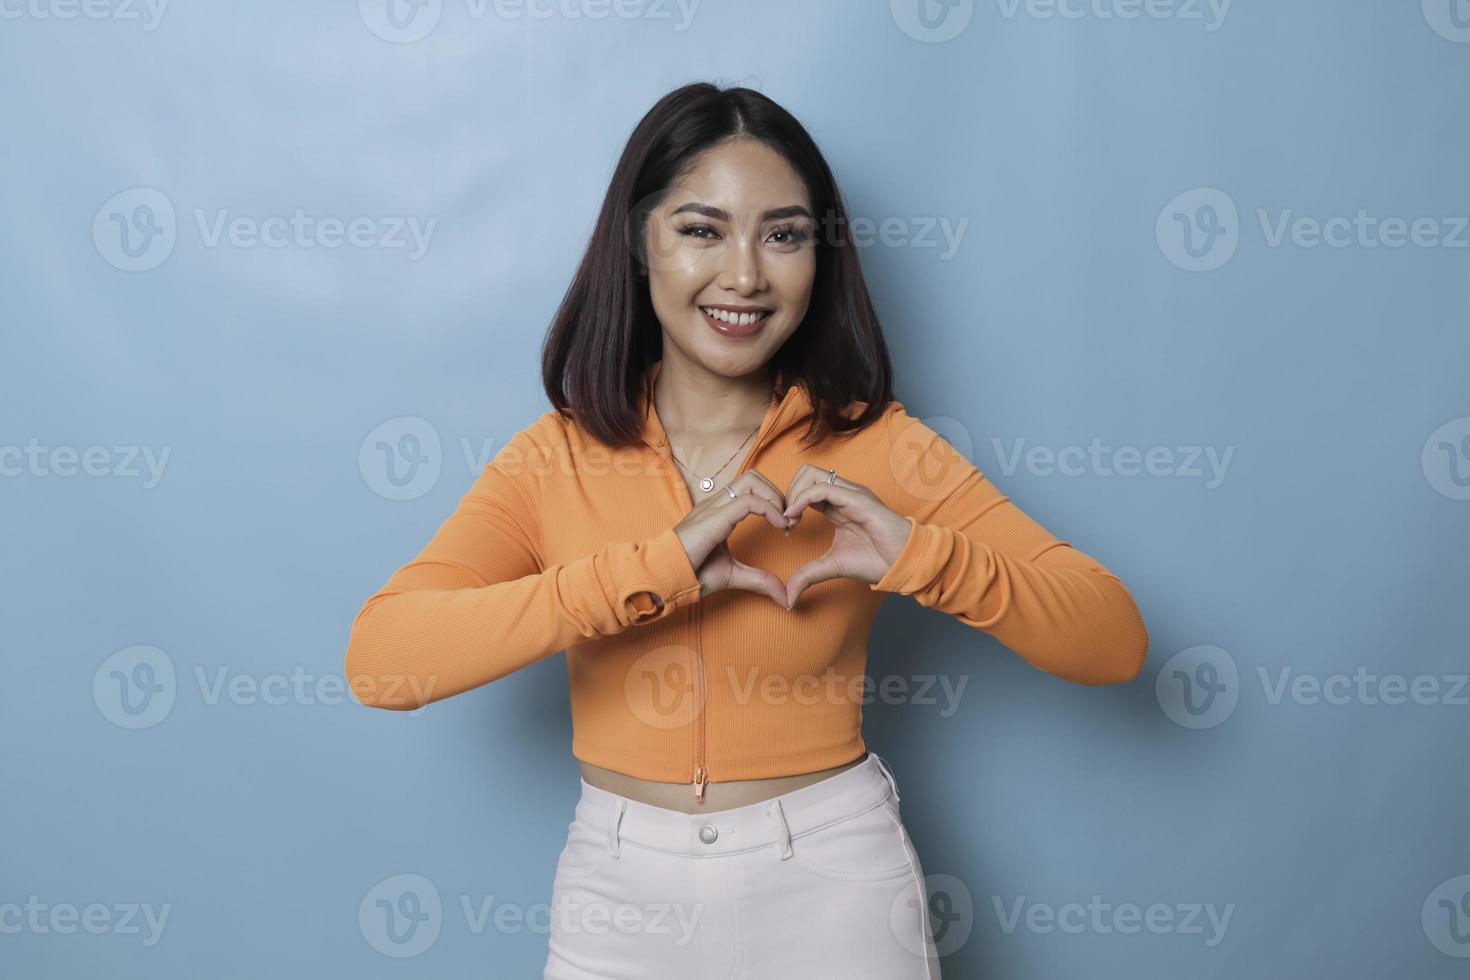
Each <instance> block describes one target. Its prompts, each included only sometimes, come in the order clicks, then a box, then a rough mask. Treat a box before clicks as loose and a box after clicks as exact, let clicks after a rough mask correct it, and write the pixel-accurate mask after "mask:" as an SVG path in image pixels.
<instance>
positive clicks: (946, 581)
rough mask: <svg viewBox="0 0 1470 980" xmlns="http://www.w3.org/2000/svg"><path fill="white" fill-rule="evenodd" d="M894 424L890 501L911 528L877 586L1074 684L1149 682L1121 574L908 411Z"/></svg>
mask: <svg viewBox="0 0 1470 980" xmlns="http://www.w3.org/2000/svg"><path fill="white" fill-rule="evenodd" d="M884 424H886V425H888V426H889V435H888V448H889V453H888V459H889V461H890V464H891V468H892V473H893V477H894V483H893V487H892V488H891V489H892V492H891V494H888V495H886V496H891V497H892V498H893V499H891V500H890V499H886V497H885V500H884V502H885V503H886V504H888V506H890V507H891V508H892V509H894V510H895V511H896V512H898V513H900V514H903V515H904V516H905V517H906V518H907V519H908V522H909V525H910V532H909V537H908V541H907V543H906V544H905V545H904V548H903V550H902V551H901V552H900V553H899V555H898V557H897V558H896V559H895V560H894V562H893V565H892V566H891V567H890V568H889V569H888V571H887V572H886V573H885V574H884V575H883V577H882V578H881V579H879V580H878V581H877V582H875V583H872V584H871V585H869V588H870V589H872V590H875V591H885V592H897V593H899V594H902V595H909V596H913V598H914V599H915V600H916V601H917V602H918V603H919V604H920V605H922V606H926V607H928V608H931V609H938V610H940V611H941V612H947V613H950V614H952V615H954V616H955V617H956V618H958V619H959V620H960V622H962V623H964V624H966V625H967V626H973V627H975V628H976V629H979V630H983V631H984V632H986V633H989V634H990V635H991V636H994V637H995V638H996V639H997V640H999V641H1000V642H1001V643H1002V644H1004V645H1005V646H1006V647H1008V648H1009V649H1010V650H1012V651H1014V652H1015V653H1017V654H1019V655H1020V656H1021V657H1023V658H1024V659H1025V660H1026V661H1027V662H1029V663H1030V664H1032V665H1033V666H1035V667H1037V668H1039V669H1041V670H1044V671H1047V672H1048V673H1051V674H1054V675H1056V676H1058V677H1061V678H1063V679H1065V680H1069V681H1074V682H1076V683H1079V684H1116V683H1122V682H1124V681H1129V680H1132V679H1133V678H1134V677H1136V676H1138V674H1139V672H1140V671H1141V670H1142V669H1143V662H1144V659H1145V657H1146V656H1147V653H1148V631H1147V629H1146V628H1145V626H1144V623H1143V618H1142V616H1141V615H1140V614H1139V611H1138V607H1137V605H1136V604H1135V603H1134V601H1133V597H1132V595H1131V594H1130V593H1129V592H1128V589H1127V588H1126V587H1125V586H1124V585H1123V582H1122V581H1121V580H1120V579H1119V578H1118V577H1117V576H1116V575H1114V574H1113V573H1112V572H1110V571H1109V570H1108V569H1107V568H1105V567H1104V566H1103V565H1101V564H1100V563H1099V562H1097V561H1096V560H1095V559H1093V558H1091V557H1089V556H1088V555H1086V554H1084V553H1082V552H1081V551H1078V550H1077V549H1075V548H1073V547H1072V546H1071V544H1070V543H1068V542H1067V541H1063V540H1059V539H1058V538H1056V537H1054V536H1053V535H1052V534H1051V533H1050V532H1048V531H1047V530H1046V529H1045V528H1044V527H1042V526H1041V525H1040V524H1038V523H1037V522H1036V521H1034V520H1032V519H1031V518H1030V517H1029V516H1028V515H1027V514H1025V513H1024V512H1023V511H1022V510H1021V509H1020V508H1019V507H1017V506H1016V505H1015V504H1013V503H1011V502H1010V498H1008V497H1006V496H1005V495H1004V494H1002V493H1001V492H1000V490H999V489H998V488H997V487H996V486H995V485H994V484H993V483H991V482H990V481H989V480H988V479H987V478H986V477H985V476H984V475H983V474H982V473H981V472H980V471H979V470H978V469H976V468H975V466H974V465H973V464H972V463H971V462H970V461H969V460H968V459H966V458H965V457H964V455H963V454H961V453H960V452H959V451H958V450H956V449H955V448H954V447H953V446H952V445H950V444H949V443H948V442H947V441H946V440H944V439H943V438H942V437H941V436H939V435H938V433H936V432H934V430H932V429H930V428H929V427H928V426H926V425H924V424H923V423H922V422H920V421H919V420H918V419H915V418H913V417H912V416H910V415H908V414H907V412H906V411H904V409H903V408H902V407H901V406H898V407H897V408H895V410H893V411H892V412H890V413H889V414H888V416H886V420H885V422H884Z"/></svg>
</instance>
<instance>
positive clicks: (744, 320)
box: [700, 306, 769, 327]
mask: <svg viewBox="0 0 1470 980" xmlns="http://www.w3.org/2000/svg"><path fill="white" fill-rule="evenodd" d="M700 309H701V310H703V311H704V312H705V313H708V314H709V315H710V316H712V317H714V318H715V319H716V320H722V321H724V322H725V323H733V324H735V325H736V326H738V327H747V326H749V325H750V324H752V323H754V322H755V321H757V320H759V319H761V318H763V317H765V316H768V315H769V314H767V313H731V312H729V311H728V310H716V309H711V308H710V307H708V306H701V307H700Z"/></svg>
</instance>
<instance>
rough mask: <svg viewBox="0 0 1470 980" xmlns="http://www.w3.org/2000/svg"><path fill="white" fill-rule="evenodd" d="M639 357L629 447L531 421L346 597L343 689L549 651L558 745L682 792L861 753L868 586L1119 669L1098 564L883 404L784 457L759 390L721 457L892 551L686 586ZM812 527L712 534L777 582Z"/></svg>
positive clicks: (819, 544)
mask: <svg viewBox="0 0 1470 980" xmlns="http://www.w3.org/2000/svg"><path fill="white" fill-rule="evenodd" d="M661 364H662V362H661V361H660V362H655V363H654V364H653V365H652V366H651V367H650V369H649V370H648V371H647V372H645V375H644V385H643V387H642V393H641V405H642V410H643V417H644V423H645V424H644V430H643V435H642V441H641V443H640V444H639V445H638V446H637V447H632V448H629V447H622V448H620V449H612V448H610V447H608V446H605V445H604V444H602V443H601V442H599V441H597V440H596V439H594V438H593V437H591V436H589V435H587V434H586V433H585V431H584V430H582V429H581V428H580V427H579V426H578V425H577V424H576V421H575V419H570V420H564V419H563V418H562V417H561V416H560V415H559V414H558V413H557V412H555V411H548V412H545V413H543V414H542V415H541V416H540V418H538V419H537V420H536V421H535V422H533V423H532V424H531V425H530V426H528V427H526V428H525V429H522V430H521V431H520V432H518V433H516V434H515V436H514V437H512V438H511V440H510V441H509V442H508V443H507V444H506V445H505V446H503V447H502V448H501V450H500V451H499V452H498V453H497V454H496V456H495V458H494V459H493V460H492V461H491V462H490V463H489V464H488V465H487V466H486V467H485V469H484V470H483V471H482V472H481V474H480V475H479V477H478V478H477V479H476V480H475V482H474V484H473V486H471V487H470V489H469V491H468V492H467V493H466V494H465V495H464V497H462V498H461V499H460V501H459V504H458V506H457V507H456V508H455V510H454V512H453V513H452V514H451V515H450V516H449V517H448V519H446V520H445V521H444V523H443V524H442V525H440V527H439V529H438V531H437V532H436V533H435V535H434V537H433V539H432V540H431V541H430V542H429V543H428V544H427V545H426V546H425V547H424V549H423V550H422V551H421V552H419V554H418V556H417V557H415V558H414V559H413V560H412V561H411V562H409V563H408V564H407V565H404V566H403V567H402V568H400V569H398V570H397V571H396V572H394V573H393V575H392V577H390V578H389V579H388V582H387V584H386V585H384V586H383V588H382V589H380V590H379V591H378V592H377V593H375V594H374V595H372V596H371V597H369V598H368V599H367V601H366V602H365V603H364V604H363V606H362V609H361V610H360V611H359V612H358V614H357V617H356V619H355V620H354V621H353V624H352V629H351V634H350V637H349V640H348V646H347V653H346V675H347V680H348V683H349V684H350V685H351V687H352V689H353V692H354V694H355V695H356V696H357V698H358V699H359V700H360V701H361V702H362V703H363V704H366V705H370V706H373V707H380V708H389V709H401V710H409V709H413V708H418V707H421V706H423V705H425V704H428V703H431V702H433V701H437V700H440V699H442V698H446V697H449V696H450V695H453V694H458V693H460V692H463V691H468V690H470V689H472V688H475V687H478V686H480V685H481V684H485V683H487V682H489V681H494V680H498V679H499V678H501V677H504V676H505V675H507V674H509V673H511V672H512V671H514V670H517V669H519V668H521V667H524V666H526V665H527V664H531V663H535V662H536V661H538V660H541V659H542V658H544V657H547V656H550V655H552V654H554V653H557V652H558V651H561V650H565V651H566V654H567V673H568V679H569V686H570V698H571V714H572V729H573V732H572V754H573V755H575V756H576V757H577V758H578V759H581V760H583V761H586V762H590V763H592V764H594V765H598V766H603V767H605V768H608V769H614V770H618V771H621V772H625V773H628V774H630V775H633V776H637V777H641V778H643V779H651V780H658V781H661V782H685V783H690V784H692V786H693V792H694V794H695V796H696V797H700V798H702V796H703V790H704V785H705V783H706V782H708V781H711V780H720V781H724V780H737V779H758V778H766V777H772V776H786V775H791V774H794V773H804V772H812V771H816V770H820V769H826V768H830V767H832V766H837V765H841V764H842V763H845V762H850V761H852V760H853V759H856V758H858V757H860V756H862V755H863V754H864V753H865V752H866V750H867V748H866V745H865V744H864V742H863V737H862V731H861V727H862V702H863V700H865V699H867V698H871V697H872V696H873V695H874V692H875V691H877V690H881V688H880V687H878V683H879V682H878V680H877V679H874V678H869V677H866V676H865V674H864V671H865V668H866V661H867V640H868V634H869V631H870V629H871V627H872V624H873V620H874V618H875V616H876V615H877V612H878V606H879V605H880V604H881V603H882V602H883V600H884V599H885V598H887V597H888V595H889V594H891V593H895V592H896V593H899V594H900V595H906V596H912V597H913V598H914V599H915V600H916V601H917V602H918V603H919V604H920V605H922V606H927V607H928V608H930V609H937V610H939V611H941V612H946V613H949V614H951V615H953V616H955V617H956V618H957V619H958V620H959V621H960V622H962V623H964V624H965V625H967V626H972V627H974V628H976V629H978V630H981V631H983V632H985V633H988V634H990V635H991V636H993V637H995V638H996V639H997V640H998V641H999V642H1000V643H1001V644H1003V645H1004V646H1006V647H1007V648H1008V649H1010V650H1012V651H1014V652H1015V653H1017V654H1019V655H1020V656H1021V657H1023V658H1025V659H1026V660H1027V661H1028V662H1029V663H1031V664H1032V665H1034V666H1035V667H1037V668H1039V669H1041V670H1044V671H1047V672H1049V673H1051V674H1054V675H1056V676H1058V677H1062V678H1065V679H1067V680H1070V681H1074V682H1077V683H1081V684H1110V683H1117V682H1122V681H1127V680H1130V679H1132V678H1133V677H1135V676H1136V675H1137V674H1138V672H1139V671H1140V670H1141V669H1142V666H1143V661H1144V656H1145V654H1146V652H1147V647H1148V633H1147V631H1146V629H1145V627H1144V623H1143V620H1142V618H1141V616H1140V615H1139V612H1138V608H1137V606H1136V605H1135V604H1134V601H1133V598H1132V596H1131V595H1130V594H1129V592H1128V590H1127V589H1126V588H1125V587H1124V585H1123V583H1122V581H1121V580H1119V579H1118V578H1117V577H1116V576H1115V575H1113V574H1112V573H1111V572H1110V571H1108V570H1107V569H1106V568H1105V567H1103V566H1102V565H1101V564H1099V563H1098V562H1097V561H1095V560H1094V559H1092V558H1090V557H1088V556H1087V555H1086V554H1084V553H1082V552H1081V551H1078V550H1076V549H1075V548H1073V547H1072V546H1071V545H1070V544H1069V543H1068V542H1066V541H1062V540H1059V539H1057V538H1056V537H1053V536H1052V535H1051V534H1050V533H1049V532H1047V531H1046V530H1045V529H1044V528H1043V527H1042V526H1041V525H1039V524H1038V523H1037V522H1035V521H1034V520H1032V519H1031V518H1030V517H1028V516H1027V515H1026V514H1025V513H1023V512H1022V511H1021V510H1020V508H1018V507H1017V506H1016V505H1015V504H1013V503H1011V502H1010V500H1009V498H1007V497H1006V496H1005V495H1003V494H1002V493H1001V492H1000V491H999V490H998V489H997V488H996V486H995V485H994V484H992V483H991V482H990V481H989V480H988V479H987V478H986V477H985V476H984V475H982V474H981V473H980V472H979V470H977V469H976V468H975V466H974V465H972V464H971V463H970V461H969V460H968V459H966V458H965V457H964V456H963V455H962V454H961V453H960V452H959V451H958V450H957V449H955V448H954V447H953V446H952V445H950V443H948V442H947V441H946V440H944V439H943V438H942V437H940V436H939V435H938V434H937V433H936V432H934V431H933V430H932V429H930V428H929V427H928V426H927V425H925V424H924V423H922V422H920V421H919V420H918V419H915V418H913V417H911V416H910V415H909V414H908V413H907V412H906V411H905V410H904V407H903V405H902V404H901V403H900V402H898V401H893V402H890V403H889V405H888V407H887V410H886V411H885V412H884V414H883V415H882V416H881V418H880V419H879V421H877V422H876V423H875V424H873V425H871V426H869V427H867V428H866V429H864V430H862V431H861V432H858V433H856V434H853V435H848V436H836V435H833V436H829V437H828V438H827V439H825V440H823V441H822V442H821V443H819V444H818V445H817V446H816V447H814V448H812V449H809V450H803V449H801V448H800V447H799V446H798V441H799V439H800V437H801V434H802V431H803V429H804V423H805V422H806V420H807V419H808V418H809V417H810V415H811V412H812V405H811V401H810V400H809V397H808V395H807V393H806V390H805V388H804V387H802V386H801V385H800V384H796V385H793V386H791V387H790V388H789V389H787V390H786V391H785V393H784V394H783V395H782V396H781V397H779V398H775V397H773V399H772V402H771V404H770V406H769V407H768V408H767V410H766V414H765V418H764V419H763V421H762V422H761V425H760V428H759V429H758V430H757V433H756V437H755V444H754V445H753V446H752V448H751V449H750V450H749V452H748V454H747V455H746V457H745V460H744V462H742V463H741V464H740V469H739V471H738V472H739V473H744V472H745V471H747V470H750V469H757V470H759V471H760V473H761V474H762V475H763V476H765V477H766V478H767V479H769V480H770V481H771V482H772V483H773V484H775V485H776V486H777V487H778V488H781V489H782V490H785V488H786V487H788V486H789V485H790V482H791V480H792V478H793V477H794V476H795V474H796V471H797V469H798V468H800V466H801V464H803V463H810V464H812V465H814V466H817V467H820V468H822V469H826V468H828V467H831V468H833V469H835V470H836V471H837V475H838V476H839V477H841V478H843V479H846V480H852V481H855V482H857V483H860V484H862V485H864V486H866V487H867V488H868V489H869V490H871V491H872V492H873V493H874V494H876V495H877V496H878V498H879V499H880V500H882V502H883V503H884V504H885V505H886V506H888V507H889V508H890V509H892V510H893V511H895V512H896V513H898V514H901V515H903V516H904V517H905V518H906V519H907V520H908V522H909V524H910V527H911V529H910V532H909V537H908V539H907V543H906V544H905V545H904V547H903V550H902V551H901V552H900V553H899V555H898V557H897V558H896V559H895V560H894V562H893V564H892V566H890V567H889V569H888V570H887V572H886V573H884V575H883V576H882V578H881V579H879V580H878V581H877V582H875V583H872V584H866V583H863V582H859V581H856V580H853V579H833V580H829V581H825V582H819V583H817V584H815V585H812V586H810V587H809V588H807V590H806V591H804V592H803V593H802V594H801V596H800V597H799V598H798V599H797V602H796V605H795V607H794V608H793V609H791V610H790V611H788V610H786V609H785V608H784V607H783V606H781V605H780V604H778V603H776V602H775V601H773V600H772V599H771V598H770V597H769V596H766V595H763V594H760V593H756V592H750V591H746V590H739V589H729V590H724V591H720V592H716V593H713V594H711V595H708V596H705V597H703V598H701V597H700V583H699V579H698V577H697V575H696V573H695V570H694V567H693V566H692V565H691V564H690V561H689V555H688V553H687V552H686V551H685V550H684V546H683V544H682V543H681V542H680V540H679V538H678V536H677V535H676V534H675V533H674V530H673V528H674V526H675V525H676V524H678V523H679V522H680V521H681V520H683V518H684V516H685V515H686V514H688V513H689V511H690V510H691V509H692V507H693V502H692V501H691V499H690V495H689V490H688V487H687V486H686V485H685V483H684V480H683V478H682V477H681V476H680V474H679V470H678V467H677V466H676V465H675V464H674V462H673V461H672V459H671V458H670V455H669V442H668V437H667V435H666V433H665V432H664V429H663V425H662V423H661V422H660V421H659V418H658V412H657V410H656V409H655V407H654V405H653V401H652V398H651V397H650V393H651V392H652V391H653V379H654V378H656V377H657V375H658V370H659V368H660V366H661ZM862 407H864V405H863V403H862V402H858V403H856V409H857V411H861V409H862ZM852 414H855V412H854V413H852ZM730 479H734V477H733V476H732V477H730ZM715 492H717V493H719V492H722V491H721V490H717V491H715ZM832 533H833V528H832V525H831V524H830V523H828V521H827V519H826V517H824V516H823V515H822V514H821V513H820V512H818V511H815V510H811V509H808V510H806V511H805V512H803V513H802V514H800V515H799V522H798V523H797V524H796V526H795V527H793V528H792V529H791V532H790V534H789V535H787V534H783V533H782V532H781V531H780V530H778V529H777V528H775V527H772V526H771V524H770V523H769V522H768V521H767V520H766V519H765V517H763V516H760V515H751V516H749V517H747V518H746V519H744V520H742V521H741V522H740V523H739V524H738V525H737V526H736V527H735V530H734V531H733V532H732V533H731V535H730V537H729V538H728V540H727V544H728V547H729V549H730V552H731V554H732V555H733V556H734V557H735V558H737V559H739V560H741V561H743V562H746V563H747V564H750V565H755V566H758V567H760V568H765V569H768V570H769V571H771V572H773V573H775V575H776V576H777V577H779V578H781V579H782V580H783V581H785V580H786V579H787V577H789V576H790V575H791V573H792V572H794V571H795V570H796V569H797V568H799V567H801V566H802V565H804V564H806V563H807V562H809V561H811V560H812V559H814V558H816V557H818V556H820V555H821V554H822V553H823V552H825V551H826V550H827V548H828V546H829V545H830V544H831V541H832Z"/></svg>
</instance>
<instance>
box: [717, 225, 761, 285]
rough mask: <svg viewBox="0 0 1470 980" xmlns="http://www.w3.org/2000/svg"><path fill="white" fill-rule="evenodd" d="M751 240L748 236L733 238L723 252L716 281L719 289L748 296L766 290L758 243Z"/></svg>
mask: <svg viewBox="0 0 1470 980" xmlns="http://www.w3.org/2000/svg"><path fill="white" fill-rule="evenodd" d="M751 238H752V236H750V235H739V236H734V237H732V238H731V239H730V240H729V245H728V247H727V248H725V249H724V250H723V252H724V254H723V255H722V256H721V259H720V275H719V279H718V284H719V286H720V288H721V289H728V290H730V291H731V292H734V293H740V294H741V295H744V296H749V295H751V294H752V293H759V292H761V291H763V290H764V289H765V288H766V277H765V272H764V270H763V269H762V268H761V253H760V243H759V242H758V241H752V240H751Z"/></svg>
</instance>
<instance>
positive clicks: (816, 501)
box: [785, 481, 867, 520]
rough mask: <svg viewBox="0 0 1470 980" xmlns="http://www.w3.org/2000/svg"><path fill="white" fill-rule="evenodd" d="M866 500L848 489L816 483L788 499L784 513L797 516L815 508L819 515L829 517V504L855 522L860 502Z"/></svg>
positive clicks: (836, 485)
mask: <svg viewBox="0 0 1470 980" xmlns="http://www.w3.org/2000/svg"><path fill="white" fill-rule="evenodd" d="M866 499H867V498H866V497H865V496H864V495H863V494H862V493H860V492H859V491H857V490H854V489H852V488H850V487H844V486H842V485H840V484H836V483H827V482H825V481H818V482H816V483H812V484H808V485H807V486H805V487H803V488H802V489H801V490H798V491H797V493H796V496H795V497H792V498H790V499H788V500H787V501H786V510H785V513H786V514H787V515H791V514H799V513H801V512H802V511H803V510H806V509H807V508H808V507H815V508H816V510H817V511H819V512H820V513H822V514H824V515H827V516H830V514H828V510H829V508H828V507H827V506H826V505H828V504H830V505H832V506H833V507H836V508H837V509H838V510H840V511H842V512H843V513H844V515H845V516H848V517H851V518H852V519H854V520H857V519H859V518H860V516H861V511H860V510H859V509H858V508H859V506H860V502H861V501H863V500H866Z"/></svg>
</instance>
